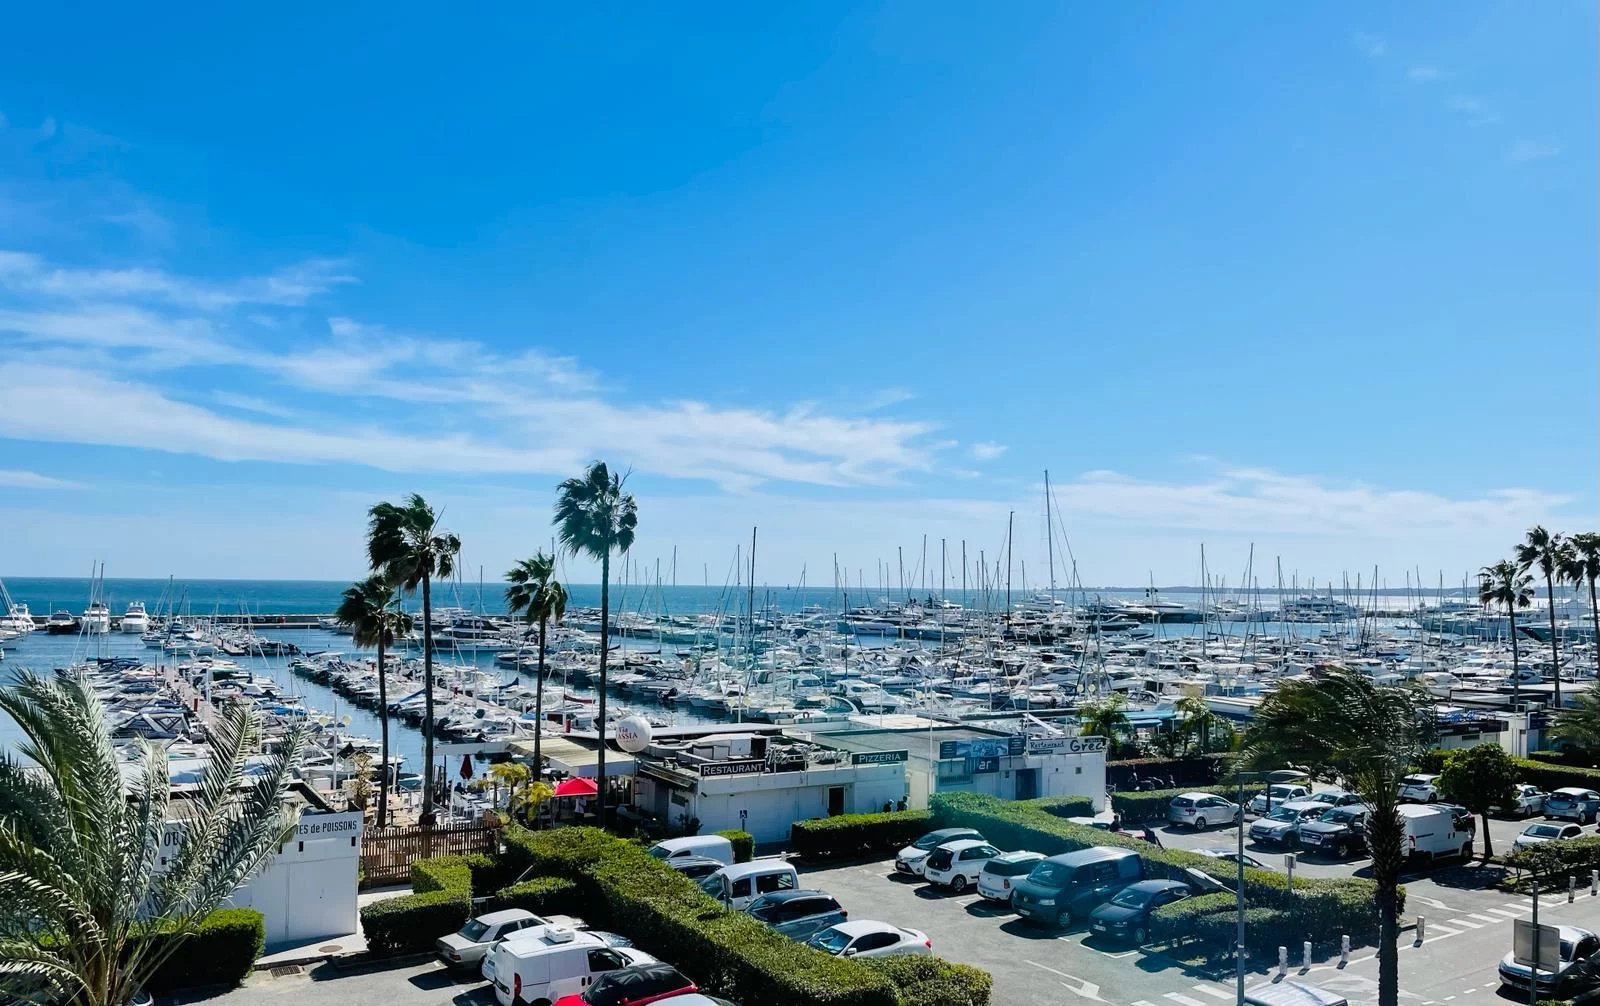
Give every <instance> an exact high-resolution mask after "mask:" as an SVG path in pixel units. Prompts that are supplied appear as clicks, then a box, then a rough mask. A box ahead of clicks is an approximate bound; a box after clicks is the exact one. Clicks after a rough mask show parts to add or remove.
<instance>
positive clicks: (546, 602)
mask: <svg viewBox="0 0 1600 1006" xmlns="http://www.w3.org/2000/svg"><path fill="white" fill-rule="evenodd" d="M555 574H556V557H555V556H553V555H549V554H547V553H545V552H536V553H534V556H533V558H532V559H523V560H522V561H521V562H519V563H517V564H516V565H515V566H513V567H512V568H511V569H510V571H508V572H507V573H506V580H507V581H508V582H509V584H510V586H508V587H506V610H507V611H509V612H511V614H513V615H517V614H520V615H522V617H523V619H524V620H525V621H527V622H528V623H529V624H530V625H531V624H534V623H537V624H538V626H539V676H538V677H537V678H536V679H535V680H534V683H533V716H534V722H535V723H536V724H537V725H538V728H537V729H535V730H534V732H533V771H534V773H535V778H538V777H539V775H541V774H542V773H543V772H544V760H543V758H542V756H541V755H540V752H539V736H540V734H541V733H543V726H544V640H545V631H546V629H547V628H548V626H549V623H550V622H552V621H554V622H555V623H556V624H557V625H560V624H561V617H562V616H563V615H565V614H566V613H567V588H566V587H564V586H562V585H561V581H559V580H557V579H555Z"/></svg>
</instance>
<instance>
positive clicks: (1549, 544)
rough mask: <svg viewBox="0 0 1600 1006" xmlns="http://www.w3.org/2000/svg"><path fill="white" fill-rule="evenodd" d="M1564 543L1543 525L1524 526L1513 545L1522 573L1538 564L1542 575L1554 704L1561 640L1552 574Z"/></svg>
mask: <svg viewBox="0 0 1600 1006" xmlns="http://www.w3.org/2000/svg"><path fill="white" fill-rule="evenodd" d="M1566 547H1567V543H1566V540H1565V539H1564V538H1562V537H1561V536H1560V535H1559V534H1551V533H1550V532H1549V531H1546V530H1545V529H1544V525H1542V524H1535V525H1534V526H1533V527H1530V528H1528V533H1527V535H1525V536H1524V537H1523V540H1522V543H1521V544H1520V545H1518V546H1517V547H1516V558H1517V565H1518V566H1519V567H1520V568H1521V569H1522V571H1523V572H1524V573H1526V572H1528V571H1529V570H1530V569H1534V568H1535V567H1537V568H1538V570H1539V573H1540V574H1541V575H1542V576H1543V577H1544V596H1545V602H1546V603H1547V604H1548V605H1549V606H1550V675H1551V677H1552V679H1553V680H1554V681H1555V684H1556V689H1555V707H1556V708H1557V709H1560V708H1561V640H1559V639H1557V638H1556V575H1557V573H1558V571H1559V570H1560V568H1561V566H1562V563H1563V561H1564V555H1565V553H1566Z"/></svg>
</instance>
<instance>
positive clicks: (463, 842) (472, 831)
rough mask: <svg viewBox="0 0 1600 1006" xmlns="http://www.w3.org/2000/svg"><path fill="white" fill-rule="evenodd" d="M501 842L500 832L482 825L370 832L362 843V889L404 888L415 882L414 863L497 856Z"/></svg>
mask: <svg viewBox="0 0 1600 1006" xmlns="http://www.w3.org/2000/svg"><path fill="white" fill-rule="evenodd" d="M499 842H500V829H499V828H489V827H486V826H484V825H481V824H460V825H448V826H446V827H442V828H424V827H422V826H421V825H402V826H399V827H393V828H368V829H367V833H366V834H365V835H364V836H362V839H361V885H362V886H363V887H382V886H385V885H387V884H403V883H405V882H407V881H409V880H410V879H411V861H412V860H414V859H427V858H428V857H429V856H465V855H468V854H470V853H474V852H494V851H495V849H496V848H498V846H499Z"/></svg>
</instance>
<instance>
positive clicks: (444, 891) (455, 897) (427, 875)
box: [361, 856, 472, 956]
mask: <svg viewBox="0 0 1600 1006" xmlns="http://www.w3.org/2000/svg"><path fill="white" fill-rule="evenodd" d="M411 890H412V892H413V893H411V894H406V895H402V896H401V897H398V898H387V899H385V900H383V901H374V902H372V903H371V904H369V905H366V906H364V907H363V908H362V909H361V931H362V932H363V933H364V934H365V935H366V937H367V949H368V950H369V951H371V952H372V953H373V954H376V955H379V956H382V955H384V954H399V953H410V952H416V951H421V950H427V949H428V948H430V947H432V946H433V941H434V940H436V939H438V938H439V937H441V936H444V935H447V934H449V933H453V932H455V931H456V930H457V929H460V928H461V926H462V925H463V924H464V923H465V922H466V921H467V919H468V918H470V917H471V916H472V868H471V866H470V865H469V864H468V861H467V858H466V857H464V856H437V857H435V858H433V859H419V860H417V861H415V862H414V863H412V864H411Z"/></svg>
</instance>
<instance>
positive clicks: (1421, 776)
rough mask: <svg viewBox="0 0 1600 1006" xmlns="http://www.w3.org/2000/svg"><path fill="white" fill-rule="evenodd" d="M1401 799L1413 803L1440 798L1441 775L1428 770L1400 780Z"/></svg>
mask: <svg viewBox="0 0 1600 1006" xmlns="http://www.w3.org/2000/svg"><path fill="white" fill-rule="evenodd" d="M1400 799H1401V800H1409V801H1411V802H1412V803H1432V802H1433V801H1435V800H1437V799H1439V777H1438V776H1436V775H1430V774H1428V773H1426V772H1423V773H1418V774H1417V775H1408V776H1406V777H1405V778H1404V779H1401V780H1400Z"/></svg>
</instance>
